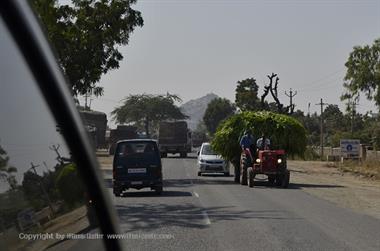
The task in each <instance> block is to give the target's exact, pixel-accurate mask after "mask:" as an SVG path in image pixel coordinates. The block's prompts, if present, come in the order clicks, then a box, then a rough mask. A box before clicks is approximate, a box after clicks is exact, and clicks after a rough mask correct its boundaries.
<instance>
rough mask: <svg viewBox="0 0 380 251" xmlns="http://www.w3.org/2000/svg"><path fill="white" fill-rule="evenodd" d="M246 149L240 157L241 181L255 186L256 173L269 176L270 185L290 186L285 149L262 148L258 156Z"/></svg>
mask: <svg viewBox="0 0 380 251" xmlns="http://www.w3.org/2000/svg"><path fill="white" fill-rule="evenodd" d="M255 157H256V156H255V155H254V154H251V152H250V151H249V150H248V149H246V150H245V151H243V152H242V154H241V158H240V183H241V184H242V185H248V186H249V187H253V185H254V180H255V176H256V174H264V175H267V176H268V182H269V184H270V185H277V186H281V187H283V188H287V187H288V186H289V179H290V172H289V170H288V169H287V166H286V154H285V151H284V150H260V151H258V153H257V158H255Z"/></svg>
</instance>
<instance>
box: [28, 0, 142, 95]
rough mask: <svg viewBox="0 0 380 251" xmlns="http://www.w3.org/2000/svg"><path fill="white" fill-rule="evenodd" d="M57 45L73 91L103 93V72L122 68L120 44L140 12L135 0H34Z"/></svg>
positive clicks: (137, 22)
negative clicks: (66, 1) (65, 0)
mask: <svg viewBox="0 0 380 251" xmlns="http://www.w3.org/2000/svg"><path fill="white" fill-rule="evenodd" d="M31 2H32V5H33V7H34V9H35V11H36V12H37V14H38V16H39V17H40V18H41V20H42V23H43V24H44V25H45V28H46V31H47V35H48V38H49V40H50V42H51V43H52V45H53V46H54V47H55V50H56V53H57V56H58V61H59V64H60V65H61V67H62V69H63V72H64V73H65V75H66V76H67V78H68V80H69V84H70V88H71V90H72V93H73V95H75V96H76V95H86V94H88V93H89V92H92V93H93V94H94V95H95V96H100V95H102V94H103V87H100V86H97V82H98V81H99V80H100V78H101V76H102V75H103V74H106V73H107V72H108V71H109V70H112V69H117V68H119V61H121V60H122V59H123V56H122V54H121V52H120V51H119V50H118V46H121V45H126V44H128V42H129V36H130V34H131V33H132V32H133V30H134V29H135V27H136V26H142V25H143V19H142V17H141V13H140V12H139V11H136V10H134V9H132V8H131V7H130V6H131V5H132V4H134V3H136V0H124V1H121V0H72V1H71V5H60V4H59V1H57V0H31Z"/></svg>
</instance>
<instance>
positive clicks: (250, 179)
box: [247, 167, 255, 187]
mask: <svg viewBox="0 0 380 251" xmlns="http://www.w3.org/2000/svg"><path fill="white" fill-rule="evenodd" d="M247 171H248V186H249V187H253V186H254V181H255V173H254V172H253V168H252V167H249V168H248V169H247Z"/></svg>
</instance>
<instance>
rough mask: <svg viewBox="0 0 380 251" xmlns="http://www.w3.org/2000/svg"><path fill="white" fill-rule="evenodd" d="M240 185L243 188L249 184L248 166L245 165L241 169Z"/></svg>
mask: <svg viewBox="0 0 380 251" xmlns="http://www.w3.org/2000/svg"><path fill="white" fill-rule="evenodd" d="M240 184H241V185H243V186H246V185H247V184H248V182H247V166H246V165H244V164H243V165H242V167H241V174H240Z"/></svg>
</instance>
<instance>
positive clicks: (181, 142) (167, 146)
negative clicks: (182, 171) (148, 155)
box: [158, 121, 191, 158]
mask: <svg viewBox="0 0 380 251" xmlns="http://www.w3.org/2000/svg"><path fill="white" fill-rule="evenodd" d="M158 145H159V148H160V153H161V157H167V155H168V153H172V154H176V153H179V154H180V156H181V157H182V158H186V157H187V153H190V152H191V132H190V130H189V129H188V127H187V123H186V121H174V122H168V121H166V122H161V123H160V124H159V130H158Z"/></svg>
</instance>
